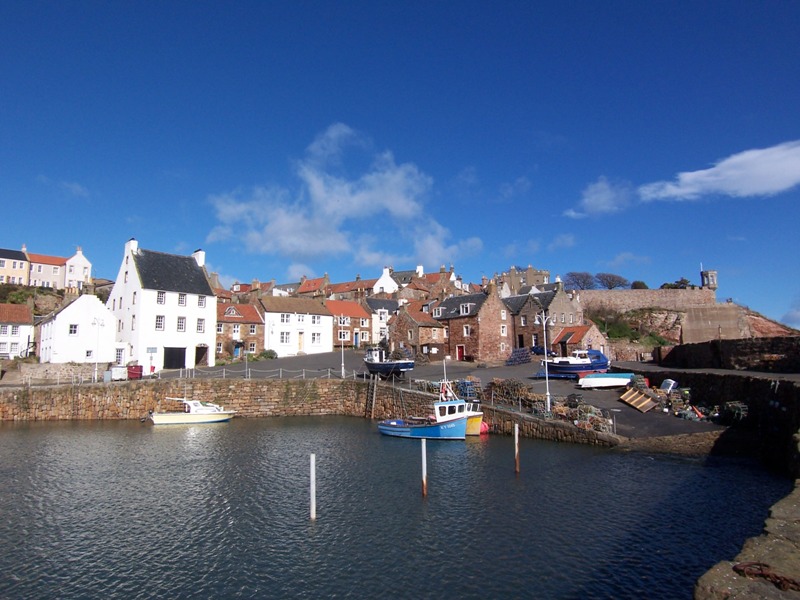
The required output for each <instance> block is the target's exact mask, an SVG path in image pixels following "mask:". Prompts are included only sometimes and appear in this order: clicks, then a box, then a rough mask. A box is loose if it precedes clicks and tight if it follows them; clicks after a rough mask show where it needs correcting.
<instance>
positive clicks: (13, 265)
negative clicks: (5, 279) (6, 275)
mask: <svg viewBox="0 0 800 600" xmlns="http://www.w3.org/2000/svg"><path fill="white" fill-rule="evenodd" d="M11 268H12V269H16V268H17V261H13V262H12V263H11Z"/></svg>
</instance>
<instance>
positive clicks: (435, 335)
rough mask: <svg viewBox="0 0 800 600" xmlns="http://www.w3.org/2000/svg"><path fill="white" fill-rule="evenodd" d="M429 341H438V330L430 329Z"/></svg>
mask: <svg viewBox="0 0 800 600" xmlns="http://www.w3.org/2000/svg"><path fill="white" fill-rule="evenodd" d="M431 339H434V340H438V339H439V330H438V329H437V328H436V327H434V328H432V329H431Z"/></svg>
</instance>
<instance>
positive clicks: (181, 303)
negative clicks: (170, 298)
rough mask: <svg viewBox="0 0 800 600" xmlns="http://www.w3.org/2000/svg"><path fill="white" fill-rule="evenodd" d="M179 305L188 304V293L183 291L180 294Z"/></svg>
mask: <svg viewBox="0 0 800 600" xmlns="http://www.w3.org/2000/svg"><path fill="white" fill-rule="evenodd" d="M178 306H186V294H184V293H183V292H181V293H180V294H178Z"/></svg>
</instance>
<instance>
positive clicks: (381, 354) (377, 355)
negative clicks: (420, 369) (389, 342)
mask: <svg viewBox="0 0 800 600" xmlns="http://www.w3.org/2000/svg"><path fill="white" fill-rule="evenodd" d="M364 365H365V366H366V367H367V371H369V373H370V375H380V376H381V377H383V378H384V379H386V378H388V377H402V376H403V375H404V374H405V372H406V371H410V370H411V369H413V368H414V361H413V360H412V359H410V358H400V359H393V358H391V357H390V356H387V354H386V350H384V349H383V348H367V351H366V352H365V353H364Z"/></svg>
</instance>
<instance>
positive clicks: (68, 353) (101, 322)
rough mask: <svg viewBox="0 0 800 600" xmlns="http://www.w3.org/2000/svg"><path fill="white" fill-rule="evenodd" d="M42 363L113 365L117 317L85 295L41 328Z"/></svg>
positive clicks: (40, 350) (49, 316)
mask: <svg viewBox="0 0 800 600" xmlns="http://www.w3.org/2000/svg"><path fill="white" fill-rule="evenodd" d="M37 327H38V329H39V362H42V363H68V362H73V363H95V364H97V363H111V362H113V361H114V359H115V357H116V351H115V348H116V345H115V342H114V316H113V315H112V314H111V312H110V311H109V310H108V308H106V306H105V304H103V303H102V302H101V301H100V299H99V298H98V297H97V296H92V295H89V294H84V295H83V296H78V297H77V298H76V299H75V300H74V301H72V302H70V303H69V304H67V305H65V306H63V307H61V308H60V309H59V310H57V311H55V312H53V313H51V314H50V315H48V316H47V317H46V318H45V319H44V320H42V321H41V322H40V323H39V324H38V325H37Z"/></svg>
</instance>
